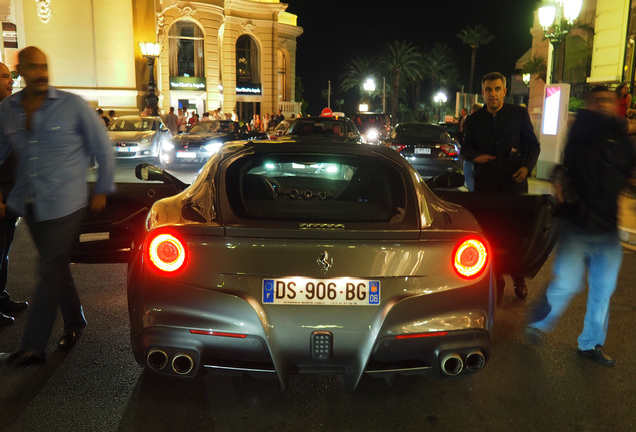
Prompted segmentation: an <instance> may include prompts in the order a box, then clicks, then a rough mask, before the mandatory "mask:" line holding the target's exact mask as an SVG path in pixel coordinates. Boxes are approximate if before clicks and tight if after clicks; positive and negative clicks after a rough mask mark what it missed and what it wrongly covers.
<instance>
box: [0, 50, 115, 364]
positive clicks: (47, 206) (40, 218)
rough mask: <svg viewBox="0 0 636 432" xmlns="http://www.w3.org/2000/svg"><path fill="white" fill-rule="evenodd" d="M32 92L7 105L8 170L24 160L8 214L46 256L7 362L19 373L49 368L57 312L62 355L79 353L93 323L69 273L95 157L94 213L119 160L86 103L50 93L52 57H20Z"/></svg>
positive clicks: (1, 109)
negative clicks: (20, 220) (13, 158)
mask: <svg viewBox="0 0 636 432" xmlns="http://www.w3.org/2000/svg"><path fill="white" fill-rule="evenodd" d="M18 62H19V64H18V72H19V73H20V75H21V76H22V78H23V80H24V82H25V84H26V86H25V88H24V89H23V90H22V91H20V92H18V93H16V94H14V95H12V96H10V97H8V98H7V99H5V100H4V101H3V103H2V104H1V105H0V162H2V161H3V160H4V159H5V158H6V157H7V156H8V155H9V153H10V152H11V150H13V151H14V152H15V154H16V155H17V157H18V166H17V172H16V179H15V187H14V189H13V190H12V191H11V193H10V194H9V197H8V200H7V207H8V208H10V209H11V210H12V211H13V212H14V213H16V214H18V215H21V216H23V217H24V219H25V221H26V222H27V225H28V227H29V230H30V232H31V236H32V237H33V241H34V243H35V246H36V248H37V250H38V252H39V255H40V256H39V275H38V282H37V285H36V287H35V290H34V293H33V298H32V300H31V303H30V307H29V314H28V317H27V322H26V326H25V329H24V333H23V335H22V340H21V342H20V347H19V349H18V350H17V351H15V352H13V353H4V354H2V355H1V358H2V359H4V360H5V361H6V362H7V363H9V364H12V365H28V364H36V363H43V362H44V361H45V359H46V345H47V342H48V340H49V338H50V335H51V331H52V329H53V324H54V322H55V317H56V315H57V309H58V307H59V309H60V311H61V313H62V318H63V320H64V333H63V335H62V337H61V339H60V341H59V343H58V347H59V348H60V349H70V348H72V347H73V346H74V345H75V343H76V342H77V340H78V339H79V337H80V335H81V333H82V330H83V329H84V328H85V327H86V319H85V317H84V312H83V310H82V306H81V303H80V299H79V296H78V293H77V290H76V288H75V285H74V282H73V277H72V275H71V270H70V265H69V249H70V246H71V244H72V242H73V240H74V239H75V237H76V236H77V233H78V228H79V224H80V222H81V221H82V219H83V216H84V213H85V211H86V206H87V205H88V199H87V190H86V170H87V167H88V159H89V156H91V155H93V156H95V158H96V160H97V162H98V164H99V166H98V179H97V182H96V184H95V189H94V192H93V193H94V194H93V196H92V197H91V201H90V208H91V210H92V211H101V210H102V209H103V208H104V207H105V206H106V195H107V194H109V193H112V192H114V190H115V185H114V166H115V161H114V156H113V150H112V148H111V145H110V141H109V139H108V136H107V135H106V131H105V129H104V125H103V124H102V123H100V122H101V120H100V119H99V118H97V117H96V116H95V113H94V111H93V109H92V108H90V106H89V105H88V104H87V103H86V102H85V101H84V100H83V99H82V98H80V97H79V96H77V95H74V94H72V93H68V92H63V91H60V90H58V89H56V88H54V87H50V86H49V79H48V78H49V75H48V62H47V58H46V55H45V54H44V53H43V52H42V51H41V50H40V49H38V48H36V47H27V48H24V49H23V50H22V51H20V53H19V54H18Z"/></svg>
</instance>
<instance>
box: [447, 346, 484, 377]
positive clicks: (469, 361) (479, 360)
mask: <svg viewBox="0 0 636 432" xmlns="http://www.w3.org/2000/svg"><path fill="white" fill-rule="evenodd" d="M485 365H486V357H485V356H484V354H483V353H482V352H481V351H473V352H470V353H468V355H466V359H465V360H463V359H462V356H461V355H459V354H458V353H449V354H446V355H445V356H444V357H443V358H442V360H441V361H440V368H441V370H442V374H443V375H446V376H455V375H459V374H460V373H461V372H462V371H463V370H464V368H465V369H466V370H467V371H469V372H476V371H478V370H480V369H482V368H483V367H484V366H485Z"/></svg>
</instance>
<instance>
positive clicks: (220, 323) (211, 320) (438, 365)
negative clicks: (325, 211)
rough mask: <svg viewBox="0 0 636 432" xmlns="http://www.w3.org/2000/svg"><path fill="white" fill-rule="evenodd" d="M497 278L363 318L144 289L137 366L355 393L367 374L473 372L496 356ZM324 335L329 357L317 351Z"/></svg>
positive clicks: (135, 343)
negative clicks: (296, 377)
mask: <svg viewBox="0 0 636 432" xmlns="http://www.w3.org/2000/svg"><path fill="white" fill-rule="evenodd" d="M148 282H150V281H148ZM489 282H490V278H485V279H483V280H482V281H481V282H479V283H477V284H475V285H469V286H466V287H462V288H461V289H460V290H453V291H445V292H444V291H442V292H439V293H435V294H430V295H416V296H412V297H408V298H403V299H390V300H387V301H386V302H385V304H384V306H383V307H379V308H373V309H370V308H368V307H367V308H366V309H359V310H364V311H369V310H371V311H372V313H373V318H372V319H368V317H364V318H362V319H360V320H356V319H351V318H352V317H351V314H349V316H348V317H347V319H346V320H341V319H340V318H339V317H338V316H337V315H343V314H333V313H330V311H333V309H330V307H329V306H280V305H276V306H268V307H265V306H264V305H262V304H261V302H260V300H259V299H253V298H239V297H237V296H236V295H232V294H226V293H223V292H219V291H210V290H204V289H200V288H195V287H187V286H183V285H176V284H175V285H165V286H163V287H160V288H159V287H157V286H153V287H152V289H150V288H148V289H146V288H144V287H138V288H134V290H133V291H132V292H130V291H129V311H130V318H131V338H132V340H131V342H132V347H133V352H134V354H135V358H136V360H137V362H138V363H139V364H141V365H142V366H144V367H146V368H148V369H150V370H152V371H154V372H157V373H160V374H166V375H172V376H181V377H191V376H195V375H197V374H198V373H199V372H202V371H213V372H224V373H237V374H250V375H260V376H270V377H275V378H277V379H278V380H279V381H280V385H281V387H283V388H284V387H285V385H286V383H287V382H288V380H289V377H290V375H293V374H322V375H337V376H340V377H341V379H342V381H343V383H344V384H345V386H346V387H347V388H349V389H354V388H355V387H356V386H357V385H358V382H359V380H360V379H361V377H362V376H363V375H364V374H368V375H371V376H376V377H388V376H392V375H396V374H405V375H408V374H421V375H430V376H434V377H448V376H454V375H465V374H470V373H474V372H477V371H479V370H480V369H482V368H483V367H484V366H485V364H486V362H487V360H488V359H489V357H490V352H491V348H490V337H489V330H490V327H491V323H492V306H491V305H492V303H493V302H492V294H491V292H490V291H491V290H490V288H489V285H488V284H489ZM486 285H488V286H486ZM170 293H178V296H176V297H173V296H172V295H171V294H170ZM177 297H178V299H180V300H177ZM184 299H187V300H184ZM175 300H176V301H175ZM351 308H352V309H351V313H352V314H357V313H358V309H357V308H356V307H351ZM358 308H359V307H358ZM363 308H364V307H363ZM365 313H367V312H365ZM290 315H295V317H290ZM299 315H302V316H303V317H304V319H303V320H300V321H299V320H298V319H296V317H298V316H299ZM361 316H362V315H361ZM292 323H293V324H292ZM318 324H321V325H318ZM321 338H326V339H327V347H326V348H325V350H326V351H325V354H324V356H321V354H316V352H315V351H314V350H312V347H315V346H316V345H315V344H316V343H317V342H316V341H317V340H318V341H319V339H321Z"/></svg>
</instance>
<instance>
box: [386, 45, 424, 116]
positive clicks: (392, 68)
mask: <svg viewBox="0 0 636 432" xmlns="http://www.w3.org/2000/svg"><path fill="white" fill-rule="evenodd" d="M421 62H422V54H421V53H420V52H419V50H418V49H417V47H415V46H414V45H413V44H412V43H410V42H406V41H393V42H389V43H387V44H386V45H385V46H384V49H383V50H382V53H381V54H380V58H379V64H380V66H381V67H382V68H383V69H384V70H385V72H386V73H387V75H388V76H389V77H390V80H391V89H392V91H391V94H392V97H391V109H390V111H391V115H392V116H393V118H394V119H397V114H398V104H399V94H400V80H401V79H402V78H404V79H405V80H406V81H408V80H411V79H412V78H414V77H418V76H420V77H421V72H420V70H419V66H420V64H421Z"/></svg>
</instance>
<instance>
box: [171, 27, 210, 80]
mask: <svg viewBox="0 0 636 432" xmlns="http://www.w3.org/2000/svg"><path fill="white" fill-rule="evenodd" d="M168 40H169V51H168V53H169V56H170V76H190V77H204V76H205V69H204V67H203V64H204V62H203V60H204V58H203V32H202V31H201V28H200V27H199V26H198V25H197V24H195V23H193V22H192V21H177V22H176V23H174V24H173V25H172V27H170V32H169V33H168Z"/></svg>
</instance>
